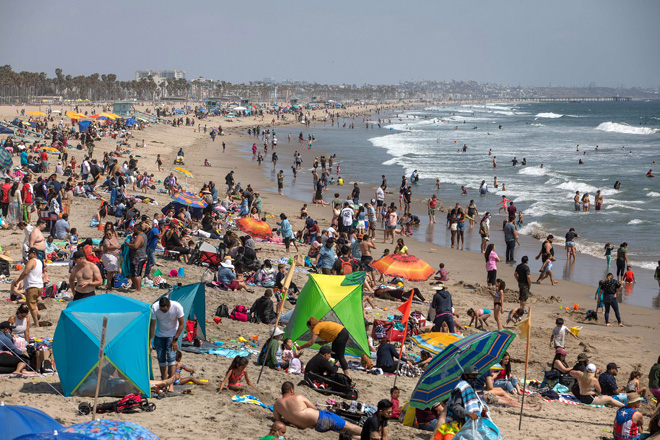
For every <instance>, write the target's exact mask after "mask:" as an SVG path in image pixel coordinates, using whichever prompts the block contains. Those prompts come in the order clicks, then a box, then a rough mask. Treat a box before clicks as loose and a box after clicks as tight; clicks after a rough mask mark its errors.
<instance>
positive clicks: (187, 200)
mask: <svg viewBox="0 0 660 440" xmlns="http://www.w3.org/2000/svg"><path fill="white" fill-rule="evenodd" d="M172 200H174V201H175V202H177V203H180V204H182V205H186V206H190V207H191V208H206V206H207V205H208V203H206V202H205V201H204V200H203V199H202V198H201V197H199V196H197V195H196V194H193V193H189V192H186V191H181V192H178V193H174V195H173V196H172Z"/></svg>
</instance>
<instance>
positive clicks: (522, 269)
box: [513, 255, 532, 310]
mask: <svg viewBox="0 0 660 440" xmlns="http://www.w3.org/2000/svg"><path fill="white" fill-rule="evenodd" d="M528 261H529V258H528V257H527V255H524V256H523V257H522V258H521V259H520V264H519V265H518V266H516V271H515V272H514V273H513V277H514V278H515V279H516V281H518V300H519V301H520V309H521V310H525V305H526V304H527V300H528V299H529V288H530V286H531V285H532V277H531V275H530V270H529V266H528V265H527V262H528Z"/></svg>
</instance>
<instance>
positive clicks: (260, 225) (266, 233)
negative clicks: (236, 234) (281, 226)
mask: <svg viewBox="0 0 660 440" xmlns="http://www.w3.org/2000/svg"><path fill="white" fill-rule="evenodd" d="M236 225H238V228H239V229H240V230H241V231H243V232H245V233H246V234H248V235H250V236H252V237H257V238H263V239H267V238H270V237H272V236H273V231H272V230H271V229H270V226H268V223H266V222H264V221H261V220H258V219H256V218H249V217H243V218H239V219H238V220H236Z"/></svg>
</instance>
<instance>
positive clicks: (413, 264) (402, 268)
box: [371, 254, 435, 281]
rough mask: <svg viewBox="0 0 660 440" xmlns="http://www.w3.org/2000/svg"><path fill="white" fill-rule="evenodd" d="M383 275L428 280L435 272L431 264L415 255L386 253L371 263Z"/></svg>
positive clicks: (412, 279) (411, 279) (410, 279)
mask: <svg viewBox="0 0 660 440" xmlns="http://www.w3.org/2000/svg"><path fill="white" fill-rule="evenodd" d="M371 266H372V267H373V268H374V269H376V270H377V271H378V272H380V273H382V274H383V275H389V276H394V277H401V278H405V279H407V280H409V281H426V280H428V279H429V278H430V277H431V275H433V273H434V272H435V271H434V270H433V268H432V267H431V266H429V264H428V263H427V262H426V261H424V260H421V259H419V258H417V257H415V256H414V255H393V254H390V255H386V256H384V257H383V258H381V259H379V260H377V261H374V262H372V263H371Z"/></svg>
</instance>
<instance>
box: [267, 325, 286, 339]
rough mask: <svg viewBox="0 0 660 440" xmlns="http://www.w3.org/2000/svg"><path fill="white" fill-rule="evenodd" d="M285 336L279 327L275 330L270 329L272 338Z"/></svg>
mask: <svg viewBox="0 0 660 440" xmlns="http://www.w3.org/2000/svg"><path fill="white" fill-rule="evenodd" d="M283 334H284V331H282V329H281V328H279V327H274V328H272V329H270V335H271V336H272V337H276V336H280V335H283Z"/></svg>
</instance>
